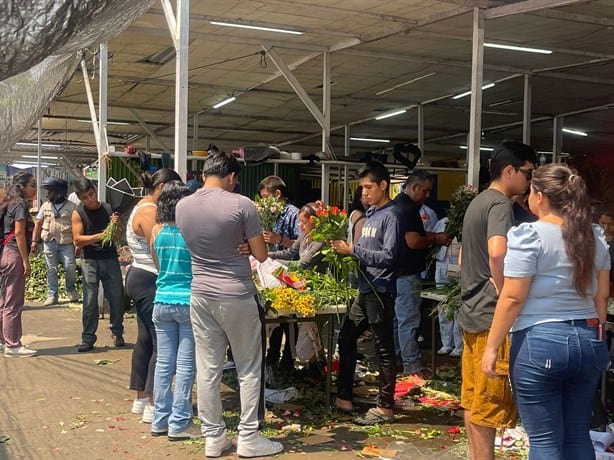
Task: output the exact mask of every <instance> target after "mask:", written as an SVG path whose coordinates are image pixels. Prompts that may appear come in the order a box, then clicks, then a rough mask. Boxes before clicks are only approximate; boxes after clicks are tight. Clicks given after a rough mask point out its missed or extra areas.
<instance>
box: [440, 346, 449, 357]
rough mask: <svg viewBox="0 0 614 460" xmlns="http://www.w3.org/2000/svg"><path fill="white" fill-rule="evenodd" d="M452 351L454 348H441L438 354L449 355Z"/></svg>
mask: <svg viewBox="0 0 614 460" xmlns="http://www.w3.org/2000/svg"><path fill="white" fill-rule="evenodd" d="M451 351H452V347H441V348H440V349H439V350H437V354H438V355H440V356H443V355H447V354H449V353H450V352H451Z"/></svg>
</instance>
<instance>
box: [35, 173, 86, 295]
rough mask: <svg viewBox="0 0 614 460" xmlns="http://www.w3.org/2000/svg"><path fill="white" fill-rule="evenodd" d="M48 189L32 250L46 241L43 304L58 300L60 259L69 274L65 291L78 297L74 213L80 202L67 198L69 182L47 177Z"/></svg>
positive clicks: (44, 247) (67, 274) (38, 219)
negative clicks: (45, 286)
mask: <svg viewBox="0 0 614 460" xmlns="http://www.w3.org/2000/svg"><path fill="white" fill-rule="evenodd" d="M43 188H45V189H46V190H47V201H46V202H45V203H43V205H42V206H41V207H40V209H39V210H38V214H37V216H36V224H35V227H34V234H33V238H32V251H33V252H34V251H36V250H38V247H39V245H40V243H41V242H42V243H43V254H44V255H45V262H46V263H47V289H48V291H49V295H48V297H47V300H45V303H44V304H43V305H45V306H50V305H54V304H56V303H57V302H58V265H59V263H60V261H61V262H62V265H63V266H64V271H65V273H66V275H65V276H66V293H67V294H68V297H69V299H70V300H71V301H73V302H74V301H77V300H79V294H78V293H77V291H76V289H75V272H76V268H77V264H76V263H75V247H74V245H73V240H72V223H71V216H72V212H73V211H74V210H75V209H76V208H77V205H76V204H74V203H73V202H72V201H69V200H67V199H66V195H67V194H68V182H66V181H65V180H63V179H57V178H55V177H47V178H46V179H45V181H44V182H43Z"/></svg>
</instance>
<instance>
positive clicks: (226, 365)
mask: <svg viewBox="0 0 614 460" xmlns="http://www.w3.org/2000/svg"><path fill="white" fill-rule="evenodd" d="M234 368H235V362H234V361H226V362H225V363H224V366H223V367H222V369H223V370H225V371H227V370H228V369H234Z"/></svg>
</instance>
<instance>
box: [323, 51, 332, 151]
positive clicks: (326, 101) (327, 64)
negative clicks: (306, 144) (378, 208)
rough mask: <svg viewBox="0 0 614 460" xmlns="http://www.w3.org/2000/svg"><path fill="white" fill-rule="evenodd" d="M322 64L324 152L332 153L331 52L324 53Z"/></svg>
mask: <svg viewBox="0 0 614 460" xmlns="http://www.w3.org/2000/svg"><path fill="white" fill-rule="evenodd" d="M323 57H324V60H323V66H322V114H323V115H324V126H323V127H322V152H324V153H330V147H329V145H330V99H331V98H330V71H331V58H330V53H329V52H325V53H324V54H323Z"/></svg>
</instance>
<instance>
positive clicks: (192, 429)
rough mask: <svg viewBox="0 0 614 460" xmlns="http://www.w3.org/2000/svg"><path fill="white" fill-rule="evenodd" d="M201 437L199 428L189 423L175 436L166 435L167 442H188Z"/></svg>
mask: <svg viewBox="0 0 614 460" xmlns="http://www.w3.org/2000/svg"><path fill="white" fill-rule="evenodd" d="M202 437H203V433H202V431H201V430H200V427H199V426H196V425H194V424H193V423H192V422H190V424H189V425H188V426H186V427H185V429H184V430H183V431H180V432H179V433H175V434H172V433H169V434H168V440H169V441H189V440H190V439H198V438H202Z"/></svg>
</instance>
